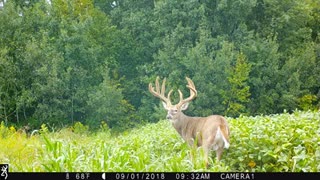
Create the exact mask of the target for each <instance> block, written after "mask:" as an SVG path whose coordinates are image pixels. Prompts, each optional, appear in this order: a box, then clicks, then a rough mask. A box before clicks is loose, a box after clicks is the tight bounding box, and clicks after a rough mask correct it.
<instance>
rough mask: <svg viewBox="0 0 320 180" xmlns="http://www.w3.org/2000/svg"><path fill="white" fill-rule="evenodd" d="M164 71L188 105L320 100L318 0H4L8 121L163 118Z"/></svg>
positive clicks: (1, 45)
mask: <svg viewBox="0 0 320 180" xmlns="http://www.w3.org/2000/svg"><path fill="white" fill-rule="evenodd" d="M157 76H159V77H161V78H163V77H167V86H168V88H169V87H170V88H173V89H174V90H177V89H178V88H179V89H181V91H182V92H183V94H185V95H186V96H187V95H188V93H189V92H188V89H187V88H186V87H185V85H186V83H187V82H186V80H185V77H186V76H187V77H190V78H191V79H192V80H193V81H194V83H195V85H196V88H197V90H198V97H197V98H196V99H195V100H194V101H193V102H192V103H191V104H190V107H189V109H188V110H187V112H186V114H188V115H197V116H204V115H210V114H222V115H225V116H229V117H237V116H239V115H241V114H243V115H260V114H274V113H281V112H283V111H287V112H290V111H293V110H295V109H299V110H315V109H319V106H320V1H319V0H305V1H301V0H281V1H279V0H232V1H231V0H28V1H26V0H6V1H5V0H0V122H3V123H5V125H8V124H14V125H19V126H22V125H25V124H29V125H30V126H32V127H34V128H38V127H40V125H41V124H43V123H46V124H47V125H48V126H49V127H61V126H65V125H72V124H74V123H76V122H81V123H84V124H87V125H89V126H90V127H92V128H95V127H99V125H100V124H101V122H104V123H106V124H107V125H108V126H109V127H111V128H115V129H125V128H130V127H133V126H135V125H136V124H141V123H144V122H157V121H158V120H159V119H163V118H165V115H164V113H165V112H164V110H163V109H162V106H161V104H160V101H159V99H157V98H154V97H153V96H152V95H151V94H150V93H149V91H148V83H150V82H152V83H154V81H155V78H156V77H157ZM172 96H173V98H172V99H175V100H177V98H178V93H177V91H175V93H174V94H173V95H172Z"/></svg>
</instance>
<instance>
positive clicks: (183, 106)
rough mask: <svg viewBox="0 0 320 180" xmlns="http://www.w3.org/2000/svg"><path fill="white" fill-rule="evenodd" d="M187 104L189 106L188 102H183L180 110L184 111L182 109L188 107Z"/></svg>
mask: <svg viewBox="0 0 320 180" xmlns="http://www.w3.org/2000/svg"><path fill="white" fill-rule="evenodd" d="M188 106H189V103H184V104H183V105H182V106H181V111H184V110H186V109H188Z"/></svg>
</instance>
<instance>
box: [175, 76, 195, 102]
mask: <svg viewBox="0 0 320 180" xmlns="http://www.w3.org/2000/svg"><path fill="white" fill-rule="evenodd" d="M186 79H187V81H188V85H187V87H188V88H189V89H190V96H189V97H188V98H186V99H183V94H182V92H181V91H180V90H178V92H179V95H180V101H179V103H178V106H182V105H183V104H185V103H187V102H189V101H191V100H193V99H194V98H195V97H197V90H196V87H195V85H194V83H193V81H192V80H191V79H190V78H188V77H186Z"/></svg>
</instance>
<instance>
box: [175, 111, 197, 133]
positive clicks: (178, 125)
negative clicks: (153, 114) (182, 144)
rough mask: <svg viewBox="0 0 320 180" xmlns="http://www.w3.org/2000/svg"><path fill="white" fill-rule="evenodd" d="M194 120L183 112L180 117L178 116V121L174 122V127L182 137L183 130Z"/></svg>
mask: <svg viewBox="0 0 320 180" xmlns="http://www.w3.org/2000/svg"><path fill="white" fill-rule="evenodd" d="M192 119H193V117H190V116H188V115H185V114H184V113H183V112H182V111H181V112H180V113H179V115H178V116H176V119H175V120H174V121H172V125H173V127H174V128H175V129H176V130H177V131H178V133H179V134H180V135H181V134H182V131H183V129H185V127H186V126H187V125H188V124H189V122H190V121H191V120H192Z"/></svg>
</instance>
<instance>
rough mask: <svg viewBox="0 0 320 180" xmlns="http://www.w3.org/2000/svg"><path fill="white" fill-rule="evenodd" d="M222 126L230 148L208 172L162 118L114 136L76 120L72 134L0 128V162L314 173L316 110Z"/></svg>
mask: <svg viewBox="0 0 320 180" xmlns="http://www.w3.org/2000/svg"><path fill="white" fill-rule="evenodd" d="M228 122H229V125H230V132H231V136H230V142H231V145H230V147H229V149H226V150H225V151H224V154H223V157H222V160H221V161H220V162H219V163H218V162H217V161H216V160H215V153H212V154H211V156H210V157H209V161H210V163H211V164H212V166H211V167H210V168H209V169H205V166H204V161H203V160H204V155H203V151H202V149H201V148H198V149H196V148H190V147H189V146H188V145H187V143H185V142H184V141H183V140H182V138H181V137H180V135H179V134H178V133H177V132H176V131H175V129H174V128H173V127H172V125H171V124H170V122H169V121H166V120H161V121H159V122H158V123H152V124H147V125H145V126H143V127H140V128H136V129H132V130H130V131H127V132H124V133H121V134H119V135H118V136H112V135H111V134H110V133H109V132H105V131H99V132H96V133H89V132H88V131H87V130H86V128H85V126H84V125H83V124H81V123H80V122H79V123H76V124H75V125H74V126H73V128H72V129H73V130H72V129H70V128H65V129H62V130H60V131H57V132H54V133H53V132H47V133H40V135H37V136H31V137H26V136H21V134H20V133H17V132H15V131H11V130H10V128H7V127H6V126H4V125H3V124H2V125H1V129H7V130H6V131H7V136H6V137H2V136H0V143H1V145H3V146H2V148H1V149H0V155H1V156H0V161H1V162H4V163H9V164H10V169H11V171H12V172H29V171H33V172H66V171H67V172H106V171H107V172H198V171H201V172H203V171H205V172H239V171H240V172H319V171H320V166H319V160H320V151H319V142H320V135H319V132H320V126H319V124H320V114H319V112H311V111H306V112H300V111H295V112H294V113H292V114H288V113H283V114H277V115H269V116H255V117H252V116H250V117H249V116H241V117H239V118H228ZM42 129H45V127H44V126H43V128H42ZM76 129H77V131H78V130H79V131H78V132H75V131H76ZM1 131H3V130H1ZM92 147H94V148H92ZM22 153H23V154H22ZM34 157H37V158H34ZM192 157H193V158H192Z"/></svg>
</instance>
